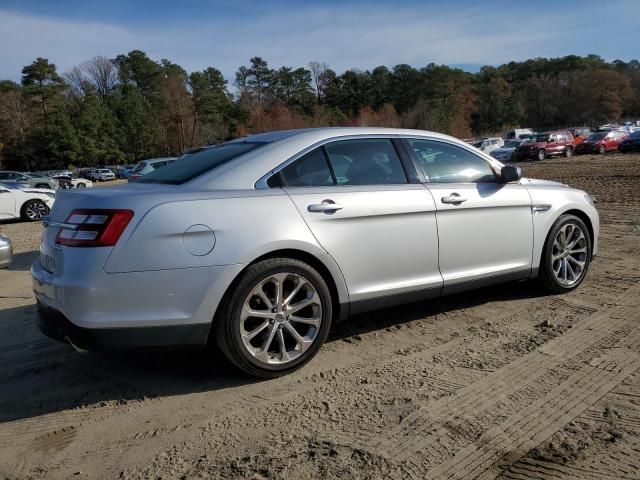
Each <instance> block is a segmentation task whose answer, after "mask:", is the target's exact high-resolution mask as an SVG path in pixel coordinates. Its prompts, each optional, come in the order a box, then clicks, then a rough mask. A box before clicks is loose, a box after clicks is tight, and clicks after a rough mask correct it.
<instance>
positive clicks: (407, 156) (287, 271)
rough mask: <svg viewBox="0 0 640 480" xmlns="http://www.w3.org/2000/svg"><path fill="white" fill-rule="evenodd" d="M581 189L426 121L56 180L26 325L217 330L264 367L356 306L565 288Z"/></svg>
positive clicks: (294, 136)
mask: <svg viewBox="0 0 640 480" xmlns="http://www.w3.org/2000/svg"><path fill="white" fill-rule="evenodd" d="M594 203H595V201H594V200H593V198H592V197H590V196H589V195H588V194H587V193H585V192H583V191H580V190H576V189H573V188H570V187H568V186H567V185H563V184H561V183H555V182H549V181H540V180H532V179H526V178H522V175H521V172H520V169H519V168H517V167H514V166H505V165H503V164H501V163H500V162H498V161H497V160H495V159H493V158H491V157H490V156H488V155H486V154H484V153H482V152H480V151H479V150H477V149H475V148H473V147H472V146H470V145H467V144H465V143H464V142H461V141H459V140H457V139H454V138H452V137H449V136H445V135H441V134H437V133H431V132H425V131H417V130H397V129H375V128H321V129H308V130H291V131H282V132H273V133H266V134H260V135H253V136H249V137H245V138H241V139H237V140H234V141H231V142H228V143H225V144H222V145H218V146H215V147H205V148H202V149H199V150H196V151H192V152H190V153H189V154H188V155H185V156H183V157H182V158H180V159H179V160H176V161H175V162H174V163H173V164H171V165H168V166H166V167H165V168H162V169H158V170H156V171H154V172H151V173H149V174H148V175H145V176H144V177H143V178H141V179H140V180H138V181H137V182H134V183H130V184H127V185H123V186H118V187H113V188H100V189H97V188H96V189H85V190H79V191H64V192H62V193H60V195H59V196H58V198H57V200H56V203H55V206H54V207H53V209H52V211H51V214H50V216H49V217H48V218H47V219H45V225H46V229H45V231H44V236H43V239H42V245H41V255H40V258H39V259H38V260H36V262H35V263H34V264H33V266H32V274H33V279H34V290H35V295H36V298H37V301H38V305H39V312H40V315H39V326H40V328H41V329H42V330H43V331H44V332H45V333H46V334H48V335H49V336H51V337H53V338H56V339H59V340H63V341H67V342H70V343H71V344H73V345H75V346H76V347H78V348H81V349H89V350H115V349H132V348H158V347H180V348H196V349H200V348H203V347H204V346H205V345H206V344H207V343H208V342H215V343H217V344H218V346H219V347H220V349H221V350H222V352H224V354H225V355H226V356H227V357H228V358H229V360H230V361H231V362H233V363H234V364H235V365H237V366H238V367H239V368H240V369H242V370H243V371H245V372H247V373H248V374H250V375H254V376H258V377H265V378H269V377H275V376H278V375H282V374H284V373H286V372H289V371H291V370H294V369H296V368H299V367H301V366H302V365H304V364H305V363H306V362H308V361H309V360H311V358H312V357H313V356H314V355H315V354H316V352H317V351H318V349H319V348H320V347H321V345H322V344H323V342H324V341H325V339H326V338H327V335H328V332H329V329H330V328H331V325H332V324H333V323H335V322H337V321H340V320H343V319H345V318H347V317H349V316H350V315H353V314H356V313H361V312H365V311H368V310H372V309H377V308H382V307H388V306H392V305H396V304H400V303H405V302H411V301H421V300H427V299H430V298H434V297H438V296H440V295H446V294H449V293H453V292H459V291H462V290H467V289H471V288H477V287H479V286H485V285H490V284H496V283H499V282H504V281H513V280H523V279H530V278H538V279H539V280H540V281H541V282H542V284H543V285H544V286H545V287H546V288H547V289H548V290H549V291H550V292H553V293H562V292H567V291H570V290H572V289H574V288H576V287H577V286H578V285H580V283H581V282H582V281H583V280H584V278H585V275H586V273H587V269H588V268H589V263H590V261H591V259H592V257H593V256H594V255H595V254H596V252H597V248H598V230H599V219H598V213H597V211H596V208H595V205H594Z"/></svg>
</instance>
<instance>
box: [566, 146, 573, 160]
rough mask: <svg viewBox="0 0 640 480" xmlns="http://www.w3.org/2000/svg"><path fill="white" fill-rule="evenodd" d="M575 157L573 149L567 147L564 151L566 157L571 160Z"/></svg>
mask: <svg viewBox="0 0 640 480" xmlns="http://www.w3.org/2000/svg"><path fill="white" fill-rule="evenodd" d="M572 155H573V148H571V147H567V148H565V149H564V156H565V157H567V158H570V157H571V156H572Z"/></svg>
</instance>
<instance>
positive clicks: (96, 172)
mask: <svg viewBox="0 0 640 480" xmlns="http://www.w3.org/2000/svg"><path fill="white" fill-rule="evenodd" d="M86 176H87V177H88V178H89V179H90V180H93V181H94V182H106V181H109V180H115V179H116V175H115V174H114V173H113V172H112V171H111V170H109V169H108V168H93V169H91V170H89V172H87V174H86Z"/></svg>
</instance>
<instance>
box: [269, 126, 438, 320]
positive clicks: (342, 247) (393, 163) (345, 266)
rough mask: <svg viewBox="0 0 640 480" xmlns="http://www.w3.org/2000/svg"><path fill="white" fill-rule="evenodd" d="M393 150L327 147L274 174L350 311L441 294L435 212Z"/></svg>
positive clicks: (372, 143)
mask: <svg viewBox="0 0 640 480" xmlns="http://www.w3.org/2000/svg"><path fill="white" fill-rule="evenodd" d="M398 148H402V145H401V144H400V143H399V142H398V141H397V140H396V143H395V144H394V141H392V140H391V139H389V138H357V139H349V140H340V141H334V142H329V143H327V144H326V145H324V146H322V147H319V148H316V149H315V150H313V151H311V152H309V153H307V154H306V155H304V156H302V157H301V158H299V159H297V160H295V161H294V162H293V163H291V164H290V165H288V166H287V167H285V168H283V169H282V170H281V171H280V173H279V176H280V181H281V182H282V185H283V186H284V188H285V190H286V192H287V193H288V194H289V196H290V197H291V199H292V201H293V202H294V203H295V205H296V207H297V208H298V211H299V212H300V214H301V215H302V217H303V218H304V220H305V221H306V223H307V225H308V226H309V228H310V229H311V231H312V232H313V234H314V236H315V237H316V239H317V240H318V242H319V243H320V245H322V247H323V248H324V249H325V250H326V251H327V252H328V253H329V255H331V256H332V257H333V258H334V259H335V261H336V262H337V264H338V265H339V266H340V269H341V270H342V273H343V275H344V277H345V280H346V283H347V286H348V289H349V297H350V300H351V301H352V307H353V310H354V311H357V310H358V308H357V306H358V305H359V302H361V301H362V302H365V301H367V300H371V299H374V298H380V297H384V296H386V297H388V298H389V299H390V300H391V301H393V300H392V299H393V297H391V296H394V295H396V294H401V293H416V294H418V295H417V298H427V297H429V296H434V295H438V294H439V293H440V289H441V286H442V277H441V276H440V273H439V271H438V236H437V227H436V218H435V212H436V206H435V203H434V201H433V198H432V196H431V195H430V193H429V191H428V190H427V189H426V188H425V187H424V185H422V184H421V183H420V182H418V181H417V179H416V180H415V182H414V183H411V182H410V181H409V180H408V177H407V173H406V171H405V168H406V167H404V166H403V163H402V160H401V157H400V156H401V155H404V156H405V159H406V162H407V166H408V167H410V168H413V166H412V165H411V164H410V161H409V159H408V157H407V155H406V152H404V151H398ZM410 177H411V175H410ZM413 177H414V178H415V171H414V172H413ZM396 298H397V297H396ZM354 302H355V303H354Z"/></svg>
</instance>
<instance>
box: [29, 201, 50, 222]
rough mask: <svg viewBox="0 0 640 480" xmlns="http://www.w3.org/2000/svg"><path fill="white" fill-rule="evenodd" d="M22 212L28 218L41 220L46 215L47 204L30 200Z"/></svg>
mask: <svg viewBox="0 0 640 480" xmlns="http://www.w3.org/2000/svg"><path fill="white" fill-rule="evenodd" d="M24 213H25V214H26V215H27V218H29V220H42V219H43V218H44V217H45V216H46V215H47V206H46V205H45V204H44V203H42V202H31V203H29V204H28V205H27V207H26V208H25V211H24Z"/></svg>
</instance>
